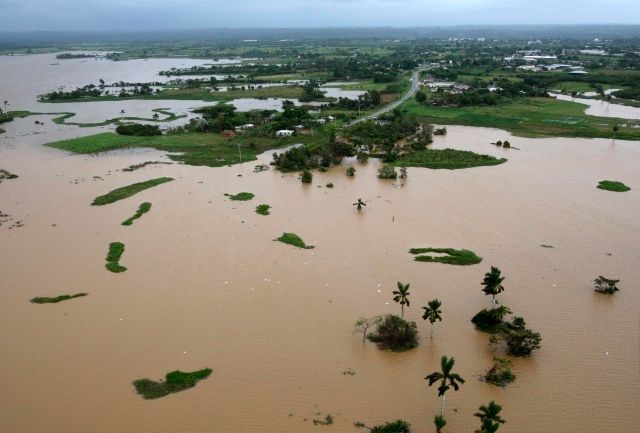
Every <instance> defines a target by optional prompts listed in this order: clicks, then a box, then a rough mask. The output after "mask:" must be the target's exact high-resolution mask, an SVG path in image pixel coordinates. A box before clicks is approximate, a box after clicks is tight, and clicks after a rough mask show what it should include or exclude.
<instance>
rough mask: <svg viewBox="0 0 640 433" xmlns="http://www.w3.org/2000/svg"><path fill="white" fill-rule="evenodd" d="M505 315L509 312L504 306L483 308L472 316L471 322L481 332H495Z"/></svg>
mask: <svg viewBox="0 0 640 433" xmlns="http://www.w3.org/2000/svg"><path fill="white" fill-rule="evenodd" d="M507 314H511V310H509V307H506V306H504V305H501V306H500V307H498V308H484V309H482V310H480V312H478V314H476V315H475V316H473V318H472V319H471V322H473V324H474V325H476V328H478V329H479V330H481V331H484V332H497V331H498V330H499V329H500V326H501V325H502V324H503V323H504V322H503V319H504V317H505V316H506V315H507Z"/></svg>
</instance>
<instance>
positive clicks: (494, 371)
mask: <svg viewBox="0 0 640 433" xmlns="http://www.w3.org/2000/svg"><path fill="white" fill-rule="evenodd" d="M512 365H513V364H512V363H511V361H509V360H508V359H505V358H498V357H497V356H495V357H494V358H493V366H492V367H491V368H490V369H489V370H488V371H487V373H486V374H485V375H484V376H482V380H484V381H485V382H488V383H491V384H493V385H496V386H502V387H504V386H507V385H508V384H510V383H511V382H513V381H514V380H516V375H515V374H513V373H512V372H511V366H512Z"/></svg>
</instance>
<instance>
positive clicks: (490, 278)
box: [481, 266, 504, 307]
mask: <svg viewBox="0 0 640 433" xmlns="http://www.w3.org/2000/svg"><path fill="white" fill-rule="evenodd" d="M502 281H504V277H503V276H502V275H501V273H500V269H498V268H496V267H495V266H491V271H490V272H487V273H486V274H484V279H483V280H482V283H481V284H482V285H483V286H484V289H482V291H483V292H484V293H485V295H492V296H493V301H492V303H493V306H494V307H495V306H496V295H498V294H499V293H502V292H503V291H504V287H502Z"/></svg>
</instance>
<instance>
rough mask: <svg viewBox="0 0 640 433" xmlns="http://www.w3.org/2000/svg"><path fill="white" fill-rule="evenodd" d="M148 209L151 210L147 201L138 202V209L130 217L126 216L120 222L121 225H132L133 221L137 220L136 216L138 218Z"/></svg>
mask: <svg viewBox="0 0 640 433" xmlns="http://www.w3.org/2000/svg"><path fill="white" fill-rule="evenodd" d="M150 210H151V203H149V202H148V201H145V202H144V203H142V204H140V206H138V210H137V211H136V213H135V214H134V215H133V216H132V217H130V218H127V219H126V220H124V221H123V222H122V225H123V226H130V225H132V224H133V221H135V220H137V219H138V218H140V217H141V216H142V215H144V214H146V213H147V212H149V211H150Z"/></svg>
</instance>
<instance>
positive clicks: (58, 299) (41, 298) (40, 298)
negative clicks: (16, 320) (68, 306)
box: [31, 293, 88, 304]
mask: <svg viewBox="0 0 640 433" xmlns="http://www.w3.org/2000/svg"><path fill="white" fill-rule="evenodd" d="M87 295H88V293H76V294H75V295H60V296H55V297H53V298H49V297H46V296H37V297H35V298H33V299H32V300H31V302H32V303H34V304H57V303H58V302H62V301H67V300H69V299H73V298H80V297H82V296H87Z"/></svg>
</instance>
